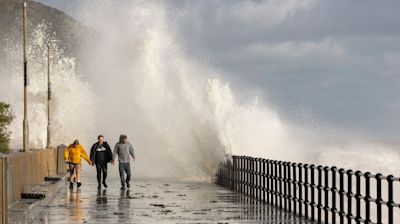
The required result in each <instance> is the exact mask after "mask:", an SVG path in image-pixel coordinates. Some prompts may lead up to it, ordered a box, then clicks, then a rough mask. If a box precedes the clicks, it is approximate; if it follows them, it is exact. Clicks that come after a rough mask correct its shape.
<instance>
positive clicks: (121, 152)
mask: <svg viewBox="0 0 400 224" xmlns="http://www.w3.org/2000/svg"><path fill="white" fill-rule="evenodd" d="M117 155H118V162H119V176H120V178H121V190H125V183H126V187H127V188H129V187H130V184H129V181H130V180H131V166H130V159H131V158H130V156H131V157H132V159H133V160H135V152H134V150H133V147H132V145H131V143H129V142H128V137H127V136H126V135H121V136H120V137H119V142H118V143H117V144H116V145H115V147H114V152H113V156H112V164H113V165H114V164H115V157H116V156H117ZM125 173H126V180H125Z"/></svg>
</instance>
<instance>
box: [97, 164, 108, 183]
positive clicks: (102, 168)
mask: <svg viewBox="0 0 400 224" xmlns="http://www.w3.org/2000/svg"><path fill="white" fill-rule="evenodd" d="M96 171H97V182H98V183H99V184H100V183H101V173H103V181H104V182H105V181H106V178H107V163H106V164H99V163H96Z"/></svg>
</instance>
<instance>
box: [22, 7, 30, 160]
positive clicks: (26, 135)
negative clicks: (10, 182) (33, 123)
mask: <svg viewBox="0 0 400 224" xmlns="http://www.w3.org/2000/svg"><path fill="white" fill-rule="evenodd" d="M26 11H27V3H26V1H24V7H23V36H24V38H23V40H24V46H23V48H24V49H23V51H24V121H23V149H22V151H24V152H27V151H28V150H29V122H28V84H29V83H28V82H29V80H28V74H27V72H28V71H27V70H28V60H27V56H26V46H27V38H28V35H27V29H28V25H27V23H28V21H27V19H28V16H27V12H26Z"/></svg>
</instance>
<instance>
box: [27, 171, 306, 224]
mask: <svg viewBox="0 0 400 224" xmlns="http://www.w3.org/2000/svg"><path fill="white" fill-rule="evenodd" d="M108 182H109V183H108V185H109V186H108V188H107V189H104V188H103V189H101V190H100V191H99V190H97V182H96V181H95V180H94V179H93V178H85V179H84V183H83V186H82V187H81V189H79V190H77V189H76V187H75V188H74V189H73V190H69V189H68V184H67V183H65V187H63V188H61V190H60V191H59V192H58V193H57V194H58V195H57V196H56V197H55V199H54V200H53V201H52V202H51V203H49V204H48V205H45V206H43V210H42V211H41V213H40V214H39V215H38V216H36V217H31V218H30V223H221V224H225V223H271V224H272V223H311V222H308V221H307V220H305V219H302V218H299V217H297V216H294V215H292V214H290V213H286V212H283V211H280V210H279V209H277V208H274V207H271V206H268V205H263V204H261V203H258V202H255V201H253V200H251V199H249V198H248V197H246V196H243V195H241V194H238V193H234V192H232V191H230V190H227V189H224V188H222V187H219V186H217V185H214V184H208V183H181V182H160V181H145V180H140V181H139V180H138V181H134V182H133V184H132V186H131V189H129V190H120V186H119V181H118V180H117V179H113V180H109V181H108Z"/></svg>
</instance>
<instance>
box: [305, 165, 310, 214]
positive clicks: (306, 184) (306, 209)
mask: <svg viewBox="0 0 400 224" xmlns="http://www.w3.org/2000/svg"><path fill="white" fill-rule="evenodd" d="M309 167H310V166H309V165H308V164H305V165H304V217H306V218H307V219H308V217H309V216H308V208H309V204H310V201H309V200H308V189H309V188H310V186H309V183H308V168H309Z"/></svg>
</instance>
